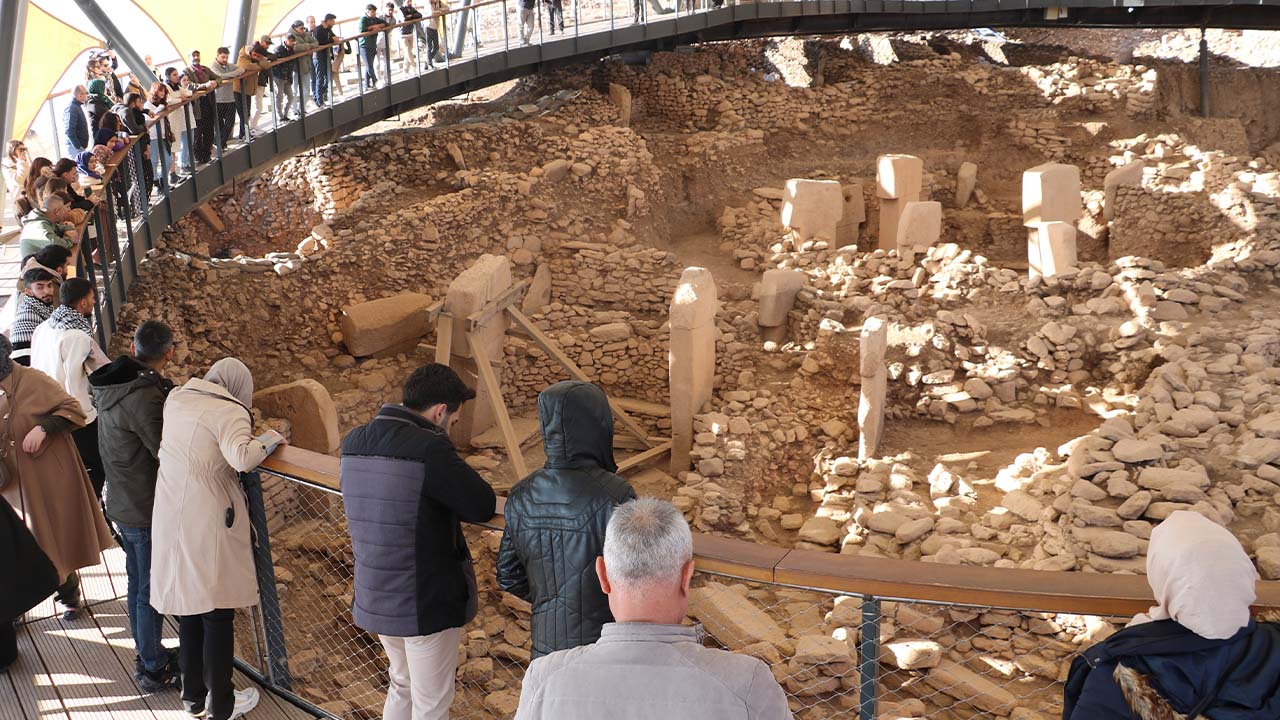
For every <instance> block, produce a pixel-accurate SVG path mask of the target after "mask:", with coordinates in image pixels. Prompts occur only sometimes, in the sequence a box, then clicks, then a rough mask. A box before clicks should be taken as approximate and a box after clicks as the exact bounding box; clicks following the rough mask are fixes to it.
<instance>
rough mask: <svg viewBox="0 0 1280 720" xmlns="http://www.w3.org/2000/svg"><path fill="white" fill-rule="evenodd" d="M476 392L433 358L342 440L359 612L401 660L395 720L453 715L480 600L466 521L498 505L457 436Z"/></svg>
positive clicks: (393, 674) (394, 691) (392, 695)
mask: <svg viewBox="0 0 1280 720" xmlns="http://www.w3.org/2000/svg"><path fill="white" fill-rule="evenodd" d="M475 396H476V393H475V390H472V389H471V388H469V387H467V386H466V385H465V384H463V382H462V379H461V378H460V377H458V375H457V373H455V372H454V371H453V370H451V369H450V368H449V367H447V366H445V365H441V364H439V363H431V364H429V365H425V366H423V367H420V368H418V369H417V370H415V371H414V372H413V374H412V375H410V376H409V380H408V382H406V383H405V386H404V398H403V403H402V404H400V405H383V406H382V409H381V410H380V411H379V412H378V416H377V417H375V418H374V419H373V421H371V422H370V423H368V424H367V425H362V426H361V427H358V428H356V429H355V430H352V431H351V434H349V435H348V436H347V439H346V440H345V441H344V442H343V443H342V470H341V480H340V482H341V486H342V502H343V505H344V506H345V507H346V511H347V528H348V530H349V531H350V532H351V550H352V553H353V554H354V555H355V598H354V600H353V602H352V607H351V614H352V616H353V620H354V621H355V624H356V626H357V627H359V628H361V629H362V630H365V631H366V632H369V633H372V634H375V635H377V636H378V639H379V640H381V641H382V646H383V648H385V649H386V652H387V659H388V660H389V661H390V667H389V669H388V674H389V675H390V687H389V688H388V689H387V700H386V704H385V705H384V707H383V715H382V717H383V719H384V720H444V719H446V718H448V717H449V707H450V706H451V705H452V704H453V695H454V682H453V678H454V671H455V669H456V668H457V664H458V646H459V642H460V641H461V639H462V628H463V626H464V625H466V624H467V623H468V622H470V621H471V619H472V618H474V617H475V615H476V609H477V605H478V600H479V599H478V596H477V592H476V580H475V570H474V568H473V567H472V564H471V553H470V552H469V551H468V550H467V541H466V538H465V537H464V536H463V534H462V526H461V524H460V523H459V521H460V520H466V521H468V522H482V521H485V520H489V519H490V518H492V517H493V513H494V510H495V507H496V503H497V499H496V497H495V496H494V493H493V488H491V487H489V484H488V483H486V482H485V481H484V478H482V477H480V475H479V474H477V473H476V471H475V470H473V469H472V468H471V466H470V465H467V463H466V462H464V461H463V460H462V458H461V457H459V456H458V453H457V451H456V450H455V449H454V447H453V443H452V442H450V440H449V435H448V429H449V426H450V424H451V423H452V421H453V419H454V418H455V417H457V413H458V411H459V409H461V407H462V404H463V403H464V402H467V401H469V400H473V399H475Z"/></svg>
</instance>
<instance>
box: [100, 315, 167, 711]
mask: <svg viewBox="0 0 1280 720" xmlns="http://www.w3.org/2000/svg"><path fill="white" fill-rule="evenodd" d="M171 359H173V331H172V330H170V329H169V326H168V325H166V324H164V323H162V322H160V321H158V320H148V321H146V322H144V323H142V324H141V325H139V326H138V329H137V331H136V332H134V334H133V354H132V355H121V356H120V357H118V358H116V360H115V361H114V362H112V363H111V364H109V365H104V366H102V367H100V368H98V369H97V370H95V371H94V372H93V374H91V375H90V376H89V388H90V391H91V392H92V393H93V403H94V406H95V407H96V408H97V411H98V443H99V447H100V449H101V452H102V467H103V470H104V471H105V474H106V486H105V488H104V489H103V497H102V500H103V505H104V507H105V508H106V515H107V519H108V520H110V521H111V522H112V523H114V524H115V527H116V534H117V536H118V537H119V538H120V546H121V547H122V548H124V557H125V573H126V575H127V577H128V592H127V593H126V596H125V597H126V601H125V607H126V608H127V609H128V612H129V629H130V631H132V634H133V644H134V648H135V650H136V652H137V655H136V656H135V660H134V673H133V677H134V680H135V681H136V682H137V683H138V687H140V688H142V690H143V692H147V693H155V692H160V691H161V690H165V689H167V688H170V687H173V686H175V685H176V684H177V681H178V658H177V655H176V654H174V653H171V652H169V651H167V650H165V649H164V647H163V646H161V644H160V638H161V636H162V635H163V632H162V631H163V625H162V624H161V619H160V615H159V614H158V613H156V611H155V609H154V608H152V607H151V511H152V508H153V506H154V505H155V496H156V472H157V471H158V470H159V469H160V460H159V458H160V435H161V432H160V430H161V428H162V427H163V426H164V401H165V398H166V397H167V396H168V395H169V391H170V390H172V389H173V383H172V382H169V381H168V380H166V379H165V378H164V377H163V376H162V375H160V372H161V371H163V370H164V368H165V366H166V365H168V364H169V361H170V360H171Z"/></svg>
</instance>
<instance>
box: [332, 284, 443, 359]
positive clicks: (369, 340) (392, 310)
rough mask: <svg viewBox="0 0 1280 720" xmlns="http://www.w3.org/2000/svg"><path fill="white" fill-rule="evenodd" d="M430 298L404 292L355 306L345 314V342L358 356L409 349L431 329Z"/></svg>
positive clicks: (343, 334) (343, 328)
mask: <svg viewBox="0 0 1280 720" xmlns="http://www.w3.org/2000/svg"><path fill="white" fill-rule="evenodd" d="M430 306H431V298H430V296H427V295H423V294H421V293H403V294H400V295H394V296H392V297H386V298H382V299H380V300H372V301H370V302H365V303H360V304H359V305H351V306H350V307H347V308H345V309H344V310H343V311H342V317H341V318H340V319H339V325H340V326H341V328H342V342H343V343H344V344H346V346H347V350H348V351H349V352H350V353H351V354H352V355H355V356H356V357H364V356H366V355H372V354H374V353H376V352H381V351H382V350H389V349H392V348H399V347H408V346H411V345H412V344H415V343H417V341H418V340H419V339H421V338H422V337H423V336H424V335H426V334H427V332H428V331H429V330H430V329H431V318H430V316H429V315H428V314H427V308H429V307H430Z"/></svg>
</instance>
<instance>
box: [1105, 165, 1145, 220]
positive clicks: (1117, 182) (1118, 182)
mask: <svg viewBox="0 0 1280 720" xmlns="http://www.w3.org/2000/svg"><path fill="white" fill-rule="evenodd" d="M1146 167H1147V164H1146V163H1145V162H1143V161H1141V160H1135V161H1134V162H1131V163H1129V164H1128V165H1125V166H1123V167H1118V168H1116V169H1115V170H1112V171H1111V172H1109V173H1107V176H1106V177H1105V178H1103V180H1102V192H1103V195H1104V198H1103V201H1102V217H1103V218H1104V219H1106V220H1107V221H1111V220H1114V219H1115V218H1116V188H1120V187H1142V171H1143V170H1145V169H1146Z"/></svg>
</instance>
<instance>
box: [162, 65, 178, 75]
mask: <svg viewBox="0 0 1280 720" xmlns="http://www.w3.org/2000/svg"><path fill="white" fill-rule="evenodd" d="M176 72H178V68H176V67H167V68H165V69H164V76H165V77H169V75H170V74H171V73H176Z"/></svg>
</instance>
